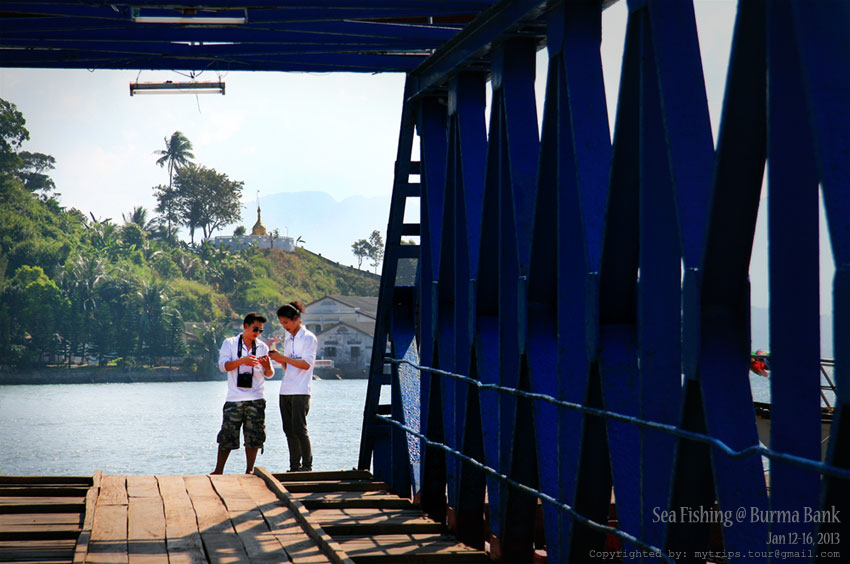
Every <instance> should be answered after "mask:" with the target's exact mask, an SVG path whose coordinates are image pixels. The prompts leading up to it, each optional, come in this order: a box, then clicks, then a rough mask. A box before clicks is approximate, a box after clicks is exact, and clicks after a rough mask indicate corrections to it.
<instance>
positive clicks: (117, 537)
mask: <svg viewBox="0 0 850 564" xmlns="http://www.w3.org/2000/svg"><path fill="white" fill-rule="evenodd" d="M107 477H108V476H104V479H106V478H107ZM102 494H103V489H101V495H102ZM110 499H114V498H110ZM128 561H129V560H128V556H127V506H126V505H110V504H106V505H101V504H100V502H98V504H97V508H96V509H95V513H94V524H93V526H92V533H91V540H90V541H89V550H88V555H87V556H86V562H90V563H92V564H97V563H109V564H125V563H127V562H128Z"/></svg>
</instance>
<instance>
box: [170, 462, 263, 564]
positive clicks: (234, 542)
mask: <svg viewBox="0 0 850 564" xmlns="http://www.w3.org/2000/svg"><path fill="white" fill-rule="evenodd" d="M183 481H184V482H185V483H186V492H187V493H188V494H189V499H190V500H191V501H192V506H193V507H194V508H195V514H196V515H197V516H198V529H199V531H200V534H201V540H202V541H203V544H204V548H205V549H206V554H207V556H208V557H209V560H210V562H211V563H212V564H228V563H235V562H247V561H248V555H247V554H246V553H245V548H244V546H243V545H242V542H241V541H240V540H239V537H237V536H236V531H235V530H234V528H233V524H232V523H231V522H230V516H229V515H228V513H227V508H226V507H225V506H224V503H223V502H222V501H221V498H219V496H218V494H217V493H216V491H215V489H214V488H213V485H212V482H210V479H209V477H208V476H184V478H183Z"/></svg>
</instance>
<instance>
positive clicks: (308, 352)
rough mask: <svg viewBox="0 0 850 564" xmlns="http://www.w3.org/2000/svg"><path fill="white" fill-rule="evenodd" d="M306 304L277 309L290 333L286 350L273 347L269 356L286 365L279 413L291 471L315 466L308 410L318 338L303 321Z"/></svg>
mask: <svg viewBox="0 0 850 564" xmlns="http://www.w3.org/2000/svg"><path fill="white" fill-rule="evenodd" d="M303 312H304V305H303V304H301V302H290V303H288V304H286V305H283V306H281V307H280V309H278V310H277V318H278V320H280V324H281V325H283V328H284V329H285V330H286V332H287V333H288V335H287V336H286V339H285V340H284V342H283V354H281V353H279V352H277V351H271V352H270V353H269V357H271V359H272V360H274V361H276V362H279V363H280V364H281V365H283V370H284V373H283V381H281V383H280V417H281V419H282V420H283V432H284V434H286V442H287V445H288V446H289V471H290V472H299V471H300V472H309V471H311V470H313V449H312V447H311V445H310V436H309V435H308V434H307V413H308V412H309V411H310V392H311V391H312V384H313V365H314V364H315V362H316V351H317V349H318V348H319V340H318V339H316V335H314V334H313V333H312V332H310V331H308V330H307V328H306V327H304V324H303V323H302V322H301V314H302V313H303Z"/></svg>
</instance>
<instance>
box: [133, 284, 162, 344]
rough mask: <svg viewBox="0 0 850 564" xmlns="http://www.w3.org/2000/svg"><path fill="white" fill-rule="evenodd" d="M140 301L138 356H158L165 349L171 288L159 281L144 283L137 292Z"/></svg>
mask: <svg viewBox="0 0 850 564" xmlns="http://www.w3.org/2000/svg"><path fill="white" fill-rule="evenodd" d="M136 295H137V296H138V298H139V300H140V306H141V307H140V308H139V311H138V317H139V333H138V335H139V342H138V348H137V353H136V354H137V355H138V356H142V355H144V354H145V353H149V354H150V355H156V354H158V353H160V352H163V349H164V348H165V346H164V345H165V337H166V334H165V320H164V318H163V314H164V313H165V312H164V304H165V303H166V302H167V301H168V297H169V288H168V285H167V284H166V283H165V282H161V281H158V280H151V281H144V282H142V284H141V287H140V288H139V290H138V291H137V292H136Z"/></svg>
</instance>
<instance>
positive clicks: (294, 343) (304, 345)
mask: <svg viewBox="0 0 850 564" xmlns="http://www.w3.org/2000/svg"><path fill="white" fill-rule="evenodd" d="M318 349H319V340H318V339H317V338H316V335H314V334H313V333H312V332H310V331H308V330H307V328H306V327H303V326H302V327H301V329H299V330H298V333H296V334H295V336H292V335H290V334H289V333H287V335H286V339H285V340H284V341H283V356H288V357H289V358H292V359H295V360H303V361H304V362H306V363H307V364H309V365H310V367H309V368H307V369H306V370H303V369H301V368H296V367H294V366H292V365H291V364H284V372H283V380H282V381H281V383H280V395H282V396H297V395H310V392H311V391H312V390H313V365H314V364H315V363H316V351H317V350H318Z"/></svg>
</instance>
